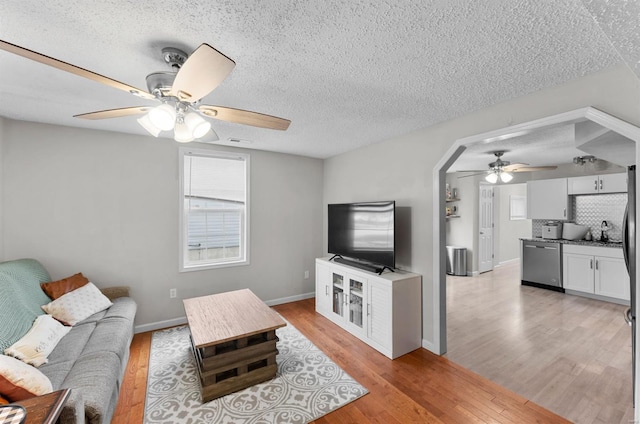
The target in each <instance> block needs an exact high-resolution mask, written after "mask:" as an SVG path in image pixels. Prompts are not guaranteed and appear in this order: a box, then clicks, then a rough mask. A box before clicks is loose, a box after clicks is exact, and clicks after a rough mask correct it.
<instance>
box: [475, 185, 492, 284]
mask: <svg viewBox="0 0 640 424" xmlns="http://www.w3.org/2000/svg"><path fill="white" fill-rule="evenodd" d="M479 211H480V213H479V215H480V225H479V227H480V228H479V230H480V234H479V236H478V272H487V271H491V270H492V269H493V186H490V185H484V184H481V185H480V209H479Z"/></svg>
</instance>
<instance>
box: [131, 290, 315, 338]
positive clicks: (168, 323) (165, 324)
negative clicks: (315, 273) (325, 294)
mask: <svg viewBox="0 0 640 424" xmlns="http://www.w3.org/2000/svg"><path fill="white" fill-rule="evenodd" d="M315 296H316V293H315V292H309V293H303V294H298V295H295V296H288V297H281V298H279V299H273V300H267V301H265V302H264V303H266V304H267V305H269V306H274V305H280V304H283V303H289V302H296V301H298V300H304V299H310V298H312V297H315ZM186 323H187V317H186V316H182V317H178V318H172V319H168V320H164V321H156V322H151V323H149V324H141V325H136V326H135V327H134V332H135V333H136V334H138V333H145V332H147V331H156V330H160V329H162V328H169V327H175V326H176V325H184V324H186Z"/></svg>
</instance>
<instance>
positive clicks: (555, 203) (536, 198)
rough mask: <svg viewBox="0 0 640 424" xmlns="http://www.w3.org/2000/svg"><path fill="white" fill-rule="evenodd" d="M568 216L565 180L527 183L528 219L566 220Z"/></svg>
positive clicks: (569, 208)
mask: <svg viewBox="0 0 640 424" xmlns="http://www.w3.org/2000/svg"><path fill="white" fill-rule="evenodd" d="M570 214H571V202H570V199H569V194H568V191H567V179H566V178H555V179H552V180H534V181H527V218H528V219H568V218H569V216H570Z"/></svg>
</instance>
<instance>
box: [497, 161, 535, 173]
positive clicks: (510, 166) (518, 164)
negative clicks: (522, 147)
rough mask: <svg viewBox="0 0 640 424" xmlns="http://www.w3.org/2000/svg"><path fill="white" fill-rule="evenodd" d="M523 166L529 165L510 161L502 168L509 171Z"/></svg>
mask: <svg viewBox="0 0 640 424" xmlns="http://www.w3.org/2000/svg"><path fill="white" fill-rule="evenodd" d="M524 166H529V164H528V163H522V162H517V163H511V164H509V165H507V166H503V167H502V170H503V171H507V172H511V170H512V169H518V168H522V167H524Z"/></svg>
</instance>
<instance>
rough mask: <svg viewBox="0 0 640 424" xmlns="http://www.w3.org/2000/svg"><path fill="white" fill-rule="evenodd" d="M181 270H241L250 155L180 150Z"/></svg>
mask: <svg viewBox="0 0 640 424" xmlns="http://www.w3.org/2000/svg"><path fill="white" fill-rule="evenodd" d="M180 175H181V181H180V201H181V208H182V213H181V214H180V228H181V231H180V270H181V271H191V270H198V269H206V268H216V267H222V266H232V265H244V264H248V263H249V257H248V251H249V250H248V240H249V238H248V224H247V223H248V222H249V219H248V211H249V208H248V199H249V195H248V194H249V155H246V154H240V153H227V152H218V151H211V150H195V149H180Z"/></svg>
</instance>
